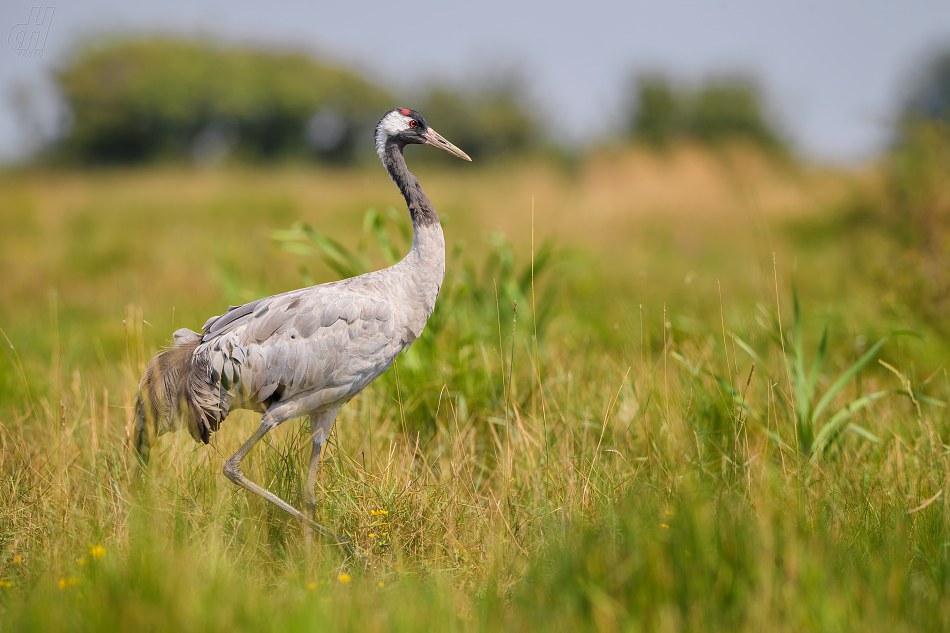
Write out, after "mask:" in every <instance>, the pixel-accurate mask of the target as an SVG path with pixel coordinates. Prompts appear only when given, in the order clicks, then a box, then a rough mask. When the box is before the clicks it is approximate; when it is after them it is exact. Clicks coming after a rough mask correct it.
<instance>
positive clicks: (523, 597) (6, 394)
mask: <svg viewBox="0 0 950 633" xmlns="http://www.w3.org/2000/svg"><path fill="white" fill-rule="evenodd" d="M687 158H688V156H687ZM638 160H639V159H638ZM665 160H666V161H667V162H665V163H664V162H660V163H658V166H657V165H653V167H652V168H653V169H656V170H657V173H656V174H655V175H654V176H653V178H654V181H646V182H643V183H641V186H642V188H643V189H644V191H647V192H648V193H649V191H651V190H650V182H654V184H656V183H659V184H657V185H656V188H655V189H654V190H653V191H654V194H656V192H657V191H667V189H666V187H667V185H666V184H664V183H666V182H667V180H666V179H668V178H669V179H671V180H674V181H675V180H676V178H674V176H677V174H678V178H679V179H680V181H681V182H682V183H683V186H682V189H683V190H682V192H679V191H671V193H670V194H669V195H670V196H672V198H665V197H663V196H660V195H659V194H656V195H654V197H653V198H650V200H652V202H649V203H644V202H638V201H637V199H635V198H633V197H628V196H627V193H624V192H623V191H622V185H619V184H618V185H617V189H616V191H617V193H616V194H615V195H614V197H613V198H610V197H605V196H607V194H608V193H609V191H613V189H611V188H610V186H609V183H610V178H611V177H612V176H611V175H610V173H611V172H610V169H611V167H610V166H609V165H605V164H603V163H598V162H597V161H596V160H592V161H591V162H590V165H588V166H587V167H586V168H584V169H582V170H581V172H580V173H579V174H575V175H574V176H572V177H568V176H565V175H563V174H558V173H557V172H552V171H549V170H546V168H543V167H538V166H525V167H523V168H520V169H517V170H506V171H504V172H502V171H494V172H493V171H488V172H479V171H475V172H474V173H473V175H459V174H458V173H456V172H440V171H437V170H436V171H432V172H423V173H420V180H421V181H422V182H423V183H424V184H425V185H426V187H427V191H430V190H431V192H432V193H431V194H430V197H432V199H433V200H435V201H436V204H437V206H438V207H439V208H440V209H445V210H446V211H447V213H445V215H447V216H448V218H447V220H446V222H445V227H446V233H447V239H448V242H449V245H450V250H452V251H453V253H454V254H453V255H452V256H451V257H450V261H449V265H448V268H449V274H448V276H447V279H446V284H445V287H444V289H443V293H442V296H441V297H440V300H439V304H438V307H437V312H436V315H435V316H434V318H433V321H432V322H431V323H430V326H429V328H427V330H426V332H425V334H424V335H423V336H422V338H421V339H420V340H419V341H417V342H416V343H415V344H414V345H413V347H412V349H411V350H410V352H409V353H408V354H407V355H405V356H403V357H401V358H400V359H399V361H398V365H397V369H398V373H397V371H393V370H390V371H389V372H387V374H385V375H384V376H383V377H381V378H380V379H379V380H377V381H376V382H375V383H374V384H373V385H371V386H370V387H369V388H368V389H367V390H366V391H365V392H364V393H363V394H362V395H361V396H360V397H359V398H357V399H356V400H354V401H353V402H352V403H350V404H349V405H348V406H347V407H345V408H344V409H343V411H342V412H341V414H340V417H339V419H338V421H337V425H336V427H335V429H334V432H333V434H332V435H331V438H330V443H329V448H328V450H327V452H326V454H325V455H326V457H325V459H324V461H323V465H322V467H321V473H320V477H319V480H318V498H319V499H320V500H321V506H320V508H319V509H318V512H317V520H318V521H320V522H321V523H324V524H326V525H329V526H332V527H333V528H334V529H335V530H337V531H340V532H343V533H345V534H346V535H347V536H349V537H350V538H351V539H352V540H353V542H354V544H355V545H356V546H357V547H358V548H359V549H360V550H361V551H363V552H365V553H366V561H367V562H366V564H362V563H360V562H358V561H356V560H353V559H349V558H347V557H345V556H344V555H343V554H342V553H341V552H340V550H339V549H338V548H336V547H335V546H333V545H331V544H328V543H325V542H317V543H316V544H315V546H314V548H313V551H310V552H305V551H303V546H302V534H301V529H300V527H299V525H297V524H296V523H295V522H294V521H291V520H289V519H288V518H287V517H286V516H284V515H283V514H282V513H281V512H280V511H278V510H276V509H274V508H272V507H270V506H268V505H266V504H264V503H263V502H261V501H260V500H258V499H256V498H252V497H250V496H249V495H247V494H246V493H245V492H244V491H242V490H238V489H236V488H235V487H233V486H232V485H231V484H230V482H228V481H227V480H226V479H224V477H223V476H222V475H221V467H222V464H223V461H224V460H225V459H227V457H229V456H230V455H231V454H232V453H233V452H234V451H235V450H236V449H237V447H238V446H239V445H240V444H241V443H242V442H243V440H244V439H246V437H247V436H249V435H250V433H251V431H252V430H253V429H254V428H255V426H256V416H254V415H251V414H248V413H246V412H241V413H238V414H235V415H233V416H232V417H230V418H229V419H228V421H227V423H226V424H225V425H224V426H223V428H222V430H221V431H220V432H219V433H218V434H217V435H216V437H215V440H214V443H213V445H211V446H208V447H206V446H199V445H196V444H194V443H193V442H192V441H191V439H190V438H189V437H187V436H171V437H168V436H166V437H164V438H162V440H161V442H160V445H159V447H158V450H157V453H156V454H155V456H154V458H153V464H152V466H151V467H150V469H149V470H148V471H147V472H146V473H145V475H144V476H143V477H137V476H136V469H135V460H134V457H133V456H132V454H131V453H130V452H129V450H128V448H127V441H128V435H127V434H128V430H127V423H128V420H129V417H130V416H129V409H128V407H129V405H130V403H131V401H132V398H133V396H134V390H135V387H136V384H137V381H138V378H139V377H140V375H141V371H142V369H143V367H144V364H145V363H146V362H147V361H148V359H149V358H150V356H151V355H152V354H153V353H154V352H155V351H156V350H157V349H158V347H159V346H161V345H162V344H164V342H165V341H166V340H167V338H168V337H169V336H170V333H171V332H172V331H173V330H174V328H176V327H181V326H183V325H185V326H190V327H198V326H200V324H201V323H202V322H203V321H204V319H205V318H206V317H207V316H209V315H211V314H217V313H219V312H220V311H221V310H222V309H223V306H225V305H226V304H227V303H228V302H231V303H236V302H239V301H243V300H247V299H250V298H253V297H256V296H262V295H264V294H268V293H272V292H278V291H281V290H285V289H288V288H292V287H294V286H297V285H301V284H302V283H303V282H302V281H301V277H302V273H301V272H300V268H301V266H303V267H305V268H306V272H305V273H304V274H305V275H309V276H312V277H314V278H315V279H316V280H317V281H322V280H327V279H332V278H334V277H335V276H336V274H337V273H335V272H334V271H332V270H331V269H330V268H329V267H328V266H327V265H326V264H325V263H322V262H321V261H320V259H319V257H318V256H313V255H310V256H305V255H301V254H295V253H289V252H287V251H286V250H285V249H282V248H281V247H280V242H278V241H275V240H271V239H270V237H269V236H270V235H271V231H273V230H286V229H289V228H290V227H291V225H292V224H293V223H294V222H295V221H300V220H302V221H306V222H308V223H309V224H310V225H311V226H314V227H315V229H316V230H317V231H318V232H319V233H320V234H321V235H325V236H331V237H333V238H334V239H335V240H337V242H339V244H341V245H342V246H343V247H345V248H346V249H348V250H352V251H353V252H354V253H356V255H355V259H354V258H349V259H347V257H343V259H342V260H339V259H338V260H337V261H336V265H338V266H339V265H342V264H341V263H340V262H341V261H342V262H344V263H346V262H349V264H347V265H359V266H365V265H367V264H368V265H369V266H371V267H374V266H378V265H381V264H383V263H384V261H385V260H386V259H387V258H388V257H390V255H389V254H387V252H386V249H385V248H384V249H383V250H382V252H381V251H380V249H378V248H377V246H376V245H378V244H379V243H380V240H381V236H382V235H385V236H386V240H388V241H389V242H390V243H391V244H392V248H393V251H394V252H395V253H396V254H397V255H398V253H399V252H400V248H403V246H402V244H401V241H400V238H399V237H398V236H399V229H398V226H397V225H395V224H393V222H392V221H391V220H388V219H387V220H385V221H383V220H379V221H377V220H374V219H373V218H372V217H371V218H370V220H369V221H368V222H366V223H365V226H364V225H363V224H362V223H363V217H364V216H363V212H364V210H365V209H367V208H369V207H373V208H377V209H385V208H386V206H387V205H396V204H397V203H398V199H397V197H396V195H395V194H394V193H393V192H390V191H388V188H387V187H391V185H387V182H386V181H385V180H384V178H385V177H384V175H383V174H382V173H381V172H380V173H377V172H375V171H374V172H368V173H366V174H363V173H361V172H339V173H335V174H324V173H319V172H313V173H311V172H307V171H293V170H276V171H270V172H267V171H261V172H255V171H224V172H206V173H188V172H179V171H175V170H169V171H142V172H86V173H45V172H44V173H41V172H25V173H7V174H4V175H2V176H0V269H2V270H3V271H4V277H3V281H2V282H0V328H2V330H3V338H2V343H3V347H4V351H5V354H4V357H3V358H0V423H2V426H0V580H2V582H3V586H2V587H0V623H2V624H0V627H2V629H3V630H22V629H34V630H90V629H94V630H118V629H122V630H185V631H191V630H195V631H197V630H221V629H225V628H230V629H238V630H243V629H248V630H250V629H255V630H257V629H260V630H297V629H301V630H302V629H317V628H319V629H321V630H322V629H326V630H353V631H360V632H364V631H383V630H386V631H389V630H411V631H415V630H425V629H431V630H485V631H489V630H490V631H495V630H526V631H527V630H556V631H560V630H564V631H576V630H587V629H597V630H606V631H612V630H625V631H626V630H633V631H637V630H660V631H670V630H688V631H708V630H730V631H733V630H749V631H760V630H776V631H786V630H787V631H801V630H835V631H837V630H882V631H885V630H886V631H901V630H907V631H918V630H946V628H947V626H948V625H950V593H948V590H950V551H948V544H950V541H948V536H947V535H948V534H950V502H948V494H950V490H947V486H948V485H950V479H948V477H950V464H948V454H950V447H948V446H947V445H946V443H945V442H946V438H947V434H948V432H950V419H948V412H947V408H946V406H945V404H944V403H945V402H946V401H947V400H948V399H950V381H948V377H947V374H946V371H945V369H944V366H943V361H944V359H945V358H946V357H947V355H948V351H950V350H948V347H947V343H946V341H945V340H944V339H943V338H941V337H940V336H938V335H936V334H934V333H933V331H932V329H931V328H930V327H929V326H928V324H927V322H926V321H925V320H924V319H923V318H920V317H917V316H916V315H915V313H914V310H913V308H912V307H910V306H908V305H906V304H905V303H903V302H902V298H901V294H900V291H899V289H895V288H891V287H887V286H884V285H882V282H881V281H880V279H881V277H879V276H878V275H877V274H876V273H875V270H876V269H877V266H880V265H884V264H882V263H880V262H878V263H877V264H876V266H864V265H862V262H867V261H868V259H869V258H874V257H880V256H884V257H886V253H887V252H888V251H887V248H886V247H885V248H881V249H878V246H880V245H882V244H884V245H885V246H886V245H887V244H888V239H889V238H888V235H887V233H886V231H884V230H882V229H879V228H877V226H876V225H875V224H874V222H873V221H862V222H852V221H850V220H849V218H850V217H851V216H850V215H849V213H850V212H849V211H848V206H847V199H848V195H849V193H848V192H849V191H851V190H852V189H853V188H855V187H863V186H865V184H863V183H864V182H865V179H862V178H858V177H850V176H846V175H828V174H815V173H788V172H785V171H781V169H784V168H781V169H778V171H776V170H775V169H763V168H761V166H759V167H756V166H755V165H752V166H751V167H750V166H749V165H746V164H744V163H741V162H729V161H730V159H729V158H728V157H723V158H720V159H719V161H722V162H718V161H713V162H710V163H703V164H704V165H706V166H705V167H702V165H700V167H702V168H701V169H700V168H699V167H696V164H694V163H690V162H689V161H687V162H686V163H684V164H679V163H677V162H676V161H677V160H679V159H675V160H674V159H665ZM683 160H686V159H683ZM737 165H739V166H738V167H737ZM585 170H586V171H585ZM665 170H672V172H673V173H672V175H671V174H668V173H667V172H666V171H665ZM697 170H698V171H697ZM420 171H421V170H420ZM638 173H641V174H642V173H643V172H642V170H641V171H639V172H638ZM377 180H378V181H380V182H379V183H377V182H376V181H377ZM430 183H431V185H430ZM605 183H606V184H605ZM829 183H830V184H829ZM364 184H365V186H364ZM490 184H491V185H494V186H495V188H496V190H501V191H503V192H504V194H503V195H501V196H499V195H497V192H496V194H492V193H491V192H486V191H485V190H486V189H487V188H488V187H489V185H490ZM605 187H606V189H605ZM605 191H606V192H607V193H605ZM697 191H698V192H700V193H701V194H702V196H701V197H706V198H708V204H706V205H705V206H704V205H703V204H702V203H700V202H697V201H696V200H695V199H693V198H691V197H690V196H691V195H693V192H697ZM353 192H356V193H353ZM816 192H817V193H816ZM532 195H534V196H535V214H534V224H535V227H536V228H535V231H534V233H533V234H532V232H531V230H530V227H531V217H532V203H531V200H532ZM651 195H652V194H651ZM664 195H666V194H664ZM697 195H698V194H697ZM676 196H679V197H676ZM647 197H649V195H648V196H647ZM789 200H792V202H788V201H789ZM397 208H398V207H397ZM380 217H387V218H388V216H386V215H385V214H383V215H381V216H380ZM397 217H398V215H397ZM497 230H501V231H503V232H504V233H505V234H507V238H506V239H501V238H499V237H493V235H496V233H494V231H497ZM277 236H278V237H282V238H284V242H286V241H287V238H289V237H290V236H289V235H288V234H287V233H278V234H277ZM542 237H551V238H552V239H553V244H554V247H553V250H551V251H543V250H542V244H543V243H544V240H543V239H542ZM463 239H464V240H465V242H466V245H465V246H464V247H462V246H458V247H456V248H454V249H453V248H451V247H453V245H456V244H457V243H459V242H460V240H463ZM361 240H362V242H361ZM301 243H302V244H304V245H306V240H302V241H301ZM361 243H362V244H363V246H362V247H360V246H359V245H360V244H361ZM383 243H384V245H385V240H384V241H383ZM320 244H323V245H324V247H325V246H326V242H320V240H317V241H316V242H313V241H311V242H310V245H311V246H315V248H314V249H313V251H312V252H313V253H316V254H317V255H319V254H320V253H326V252H327V251H326V249H325V248H321V247H320ZM532 244H533V250H532ZM334 248H336V247H334ZM544 248H545V249H546V248H548V247H547V246H545V247H544ZM296 250H298V251H300V250H301V249H300V248H297V249H296ZM546 252H549V253H550V255H545V254H544V253H546ZM532 253H534V257H535V273H536V274H535V279H534V283H532V276H531V262H532ZM773 253H774V254H775V255H774V257H775V262H776V264H775V265H774V267H773ZM882 254H883V255H882ZM545 257H548V259H546V260H545V259H544V258H545ZM542 264H543V265H542ZM885 264H886V262H885ZM793 286H794V288H795V289H796V293H797V296H798V309H797V310H796V309H795V307H794V301H793V298H792V288H793ZM515 302H517V311H515V308H514V305H515ZM173 307H174V311H172V308H173ZM779 312H781V317H782V318H781V320H779ZM123 320H124V323H123ZM899 330H913V331H915V332H916V333H917V334H918V335H919V336H920V337H922V338H918V337H913V336H896V335H893V334H894V333H895V332H897V331H899ZM823 332H826V336H825V335H824V334H823ZM536 334H537V336H535V335H536ZM885 337H887V339H886V341H885V342H884V343H883V344H882V345H881V346H880V347H879V348H876V349H874V347H875V342H876V341H878V340H880V339H882V338H885ZM869 351H873V353H871V354H870V355H868V356H866V355H867V354H868V352H869ZM865 356H866V357H865ZM863 357H865V358H864V360H863V361H862V358H863ZM880 361H884V362H885V363H887V366H885V365H884V364H882V363H881V362H880ZM826 394H828V396H827V398H825V395H826ZM876 394H883V395H881V396H880V397H876ZM871 396H875V397H873V398H872V397H871ZM849 403H850V404H851V409H850V410H849V409H847V407H848V405H849ZM857 405H860V406H857ZM842 411H844V413H843V414H842V413H840V412H842ZM836 416H837V417H836ZM828 425H832V426H828ZM849 425H850V426H849ZM806 427H807V428H806ZM849 429H850V430H849ZM855 429H858V430H855ZM306 437H307V433H306V428H305V427H303V426H302V425H301V424H299V423H297V422H291V423H288V424H286V425H285V426H284V427H282V428H280V429H278V430H277V431H275V432H274V433H272V434H271V436H270V437H269V438H268V439H267V440H266V441H265V442H263V443H262V445H261V446H260V447H259V448H258V449H256V450H255V451H254V452H253V453H252V454H251V456H250V457H249V458H248V459H247V460H246V462H245V473H246V474H247V475H248V476H249V477H250V478H252V479H254V480H256V481H259V482H261V483H263V484H264V485H265V486H267V487H268V488H270V489H271V490H274V491H276V492H278V494H280V495H281V496H283V497H284V498H286V499H288V500H289V501H291V503H294V504H295V505H300V502H299V500H300V472H301V466H302V464H304V463H305V460H306V458H307V451H306V449H307V447H308V443H307V441H306ZM816 437H820V438H821V450H813V447H814V445H815V441H816V439H815V438H816ZM100 547H101V548H102V549H99V548H100ZM344 581H346V582H344Z"/></svg>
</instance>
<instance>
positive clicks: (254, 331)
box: [133, 109, 470, 541]
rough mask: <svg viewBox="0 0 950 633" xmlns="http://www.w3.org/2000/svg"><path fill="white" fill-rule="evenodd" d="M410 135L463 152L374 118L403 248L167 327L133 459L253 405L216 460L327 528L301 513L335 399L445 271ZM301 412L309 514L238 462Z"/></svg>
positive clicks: (202, 437)
mask: <svg viewBox="0 0 950 633" xmlns="http://www.w3.org/2000/svg"><path fill="white" fill-rule="evenodd" d="M414 143H415V144H431V145H434V146H436V147H439V148H440V149H443V150H446V151H448V152H449V153H452V154H454V155H456V156H459V157H461V158H464V159H466V160H470V159H469V158H468V156H466V155H465V154H464V152H462V151H461V150H459V149H458V148H456V147H455V146H454V145H452V144H451V143H449V142H448V141H446V140H445V139H444V138H442V137H441V136H440V135H439V134H438V133H436V132H435V130H433V129H432V128H431V127H429V126H428V125H427V124H426V122H425V119H424V118H423V117H422V115H420V114H419V113H418V112H415V111H414V110H408V109H394V110H391V111H389V112H387V113H386V115H384V116H383V118H382V119H381V120H380V122H379V124H378V125H377V127H376V147H377V152H378V154H379V157H380V160H382V162H383V164H384V166H385V167H386V170H387V172H388V173H389V175H390V177H391V178H392V179H393V182H395V184H396V185H397V186H398V187H399V189H400V191H401V193H402V194H403V196H404V197H405V199H406V204H407V207H408V209H409V213H410V216H411V218H412V222H413V230H414V238H413V243H412V249H411V250H410V251H409V254H408V255H406V257H405V258H404V259H403V260H402V261H400V262H399V263H397V264H396V265H394V266H391V267H390V268H386V269H384V270H379V271H375V272H371V273H367V274H365V275H360V276H358V277H353V278H351V279H345V280H342V281H336V282H331V283H327V284H321V285H319V286H313V287H310V288H304V289H301V290H293V291H291V292H285V293H283V294H279V295H275V296H273V297H267V298H264V299H258V300H257V301H253V302H251V303H248V304H245V305H242V306H231V307H229V308H228V311H227V312H225V313H224V314H222V315H220V316H216V317H212V318H210V319H208V321H207V322H206V323H205V324H204V327H203V328H202V331H201V332H200V333H198V332H192V331H191V330H187V329H182V330H178V331H177V332H175V335H174V345H173V346H172V347H171V348H169V349H167V350H165V351H163V352H162V353H160V354H158V355H157V356H156V357H155V358H154V359H152V361H151V362H150V363H149V365H148V368H147V369H146V372H145V376H144V377H143V378H142V382H141V384H140V385H139V396H138V400H137V404H136V412H135V420H134V425H133V428H134V431H135V436H134V442H133V444H134V446H135V448H136V450H137V451H138V453H139V455H141V456H142V458H143V460H146V461H147V459H148V456H149V452H150V448H151V446H152V444H153V443H154V441H155V439H156V438H157V437H158V436H160V435H162V434H163V433H166V432H169V431H175V430H178V429H179V428H181V427H182V426H185V425H187V427H188V429H189V431H190V432H191V435H192V436H193V437H194V438H195V440H198V441H203V442H205V443H208V442H210V440H211V435H212V433H213V432H214V431H216V430H217V429H218V428H219V425H220V424H221V422H222V421H223V420H224V419H225V418H226V417H227V415H228V413H229V412H230V411H232V410H233V409H238V408H240V409H251V410H256V411H260V412H261V413H262V414H263V417H262V418H261V426H260V428H259V429H258V430H257V432H255V434H254V435H253V436H252V437H251V438H250V439H249V440H248V441H247V442H246V443H245V444H244V445H243V446H242V447H241V449H240V450H239V451H238V452H237V453H235V455H234V456H233V457H232V458H231V459H230V460H228V462H227V463H226V464H225V469H224V470H225V474H226V475H227V476H228V478H230V479H231V480H232V481H234V482H235V483H238V484H239V485H241V486H244V487H245V488H247V489H248V490H250V491H252V492H254V493H256V494H259V495H261V496H263V497H264V498H266V499H268V500H269V501H271V502H273V503H275V504H276V505H278V506H280V507H281V508H283V509H284V510H286V511H288V512H290V513H291V514H293V515H294V516H297V517H298V518H300V519H302V520H303V521H304V524H305V527H306V530H305V533H306V535H307V540H308V541H309V536H310V528H314V529H317V530H318V531H320V532H322V533H324V534H329V535H332V536H336V535H333V533H332V532H330V531H329V530H327V529H326V528H323V527H322V526H320V525H318V524H316V523H314V522H313V521H312V512H313V509H314V508H315V504H316V499H315V497H314V493H313V487H314V478H315V475H316V468H317V464H318V463H319V455H320V449H321V447H322V445H323V443H324V442H325V441H326V436H327V434H328V433H329V432H330V428H331V427H332V425H333V421H334V420H335V418H336V415H337V412H338V411H339V410H340V407H342V406H343V405H344V404H345V403H346V402H348V401H349V400H350V399H351V398H353V397H354V396H355V395H356V394H358V393H359V392H360V391H361V390H362V389H364V388H365V387H366V386H367V385H368V384H369V383H370V382H372V381H373V380H374V379H375V378H377V377H378V376H379V375H380V374H382V373H383V372H384V371H386V369H388V368H389V366H390V365H391V364H392V362H393V359H395V357H396V356H397V355H398V354H399V353H400V352H402V351H403V350H404V349H406V348H407V347H408V346H409V345H411V344H412V342H413V341H415V340H416V338H418V337H419V336H420V335H421V334H422V331H423V329H424V328H425V324H426V321H427V320H428V318H429V316H430V315H431V314H432V311H433V309H434V308H435V301H436V298H437V297H438V295H439V289H440V287H441V284H442V280H443V277H444V275H445V242H444V239H443V236H442V228H441V226H440V225H439V221H438V215H437V214H436V212H435V208H434V207H433V206H432V204H431V202H429V199H428V198H427V197H426V195H425V193H423V191H422V188H421V187H420V186H419V183H418V181H417V180H416V178H415V176H413V175H412V174H411V173H410V172H409V170H408V169H407V168H406V163H405V160H404V158H403V148H404V147H405V145H407V144H414ZM303 416H309V418H310V427H311V433H312V436H313V439H312V451H311V461H310V470H309V473H308V478H307V489H306V490H305V495H304V496H305V499H306V506H307V510H308V513H309V515H310V516H304V515H302V514H301V513H300V512H299V511H298V510H297V509H295V508H293V507H292V506H290V505H289V504H287V503H286V502H285V501H283V500H282V499H280V498H278V497H277V496H276V495H274V494H273V493H271V492H269V491H267V490H264V489H263V488H261V487H260V486H258V485H257V484H254V483H253V482H250V481H249V480H247V478H246V477H244V475H243V474H242V473H241V470H240V463H241V460H243V458H244V457H245V456H246V455H247V453H248V452H249V451H250V450H251V448H253V446H254V444H256V443H257V441H259V440H260V438H261V437H263V436H264V435H265V434H266V433H267V432H268V431H269V430H271V429H273V428H274V427H276V426H278V425H279V424H281V423H283V422H285V421H286V420H289V419H292V418H295V417H303ZM336 538H339V537H336Z"/></svg>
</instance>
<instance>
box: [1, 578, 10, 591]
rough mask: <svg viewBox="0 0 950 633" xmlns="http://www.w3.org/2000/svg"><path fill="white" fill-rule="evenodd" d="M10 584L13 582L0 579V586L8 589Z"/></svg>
mask: <svg viewBox="0 0 950 633" xmlns="http://www.w3.org/2000/svg"><path fill="white" fill-rule="evenodd" d="M12 586H13V583H12V582H10V581H9V580H0V587H3V588H4V589H9V588H10V587H12Z"/></svg>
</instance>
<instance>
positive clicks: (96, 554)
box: [89, 545, 106, 559]
mask: <svg viewBox="0 0 950 633" xmlns="http://www.w3.org/2000/svg"><path fill="white" fill-rule="evenodd" d="M89 555H90V556H92V557H93V558H96V559H99V558H105V557H106V548H104V547H103V546H102V545H93V546H92V547H90V548H89Z"/></svg>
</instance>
